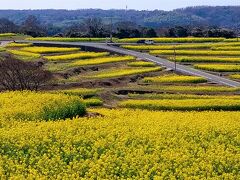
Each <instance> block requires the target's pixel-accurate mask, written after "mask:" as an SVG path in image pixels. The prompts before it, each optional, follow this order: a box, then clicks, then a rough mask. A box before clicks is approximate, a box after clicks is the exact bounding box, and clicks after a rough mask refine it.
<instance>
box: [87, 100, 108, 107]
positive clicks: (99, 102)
mask: <svg viewBox="0 0 240 180" xmlns="http://www.w3.org/2000/svg"><path fill="white" fill-rule="evenodd" d="M83 102H84V103H85V105H86V106H87V107H96V106H102V105H103V101H102V100H101V99H99V98H89V99H84V100H83Z"/></svg>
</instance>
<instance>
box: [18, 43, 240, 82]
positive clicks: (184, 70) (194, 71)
mask: <svg viewBox="0 0 240 180" xmlns="http://www.w3.org/2000/svg"><path fill="white" fill-rule="evenodd" d="M21 42H30V41H21ZM31 43H34V44H39V45H41V44H42V45H69V46H86V47H92V48H97V49H102V50H106V51H111V52H115V53H119V54H124V55H132V56H135V57H137V58H141V59H144V60H147V61H151V62H155V63H156V64H158V65H160V66H165V67H167V68H170V69H174V68H175V64H174V63H173V62H171V61H169V60H166V59H163V58H159V57H155V56H152V55H149V54H147V53H141V52H137V51H132V50H126V49H123V48H120V47H118V46H113V45H112V44H111V45H107V44H105V43H88V42H87V43H84V42H79V43H78V42H46V41H31ZM177 71H178V72H181V73H184V74H188V75H195V76H200V77H204V78H206V79H207V80H209V81H211V82H215V83H218V84H221V85H226V86H230V87H240V82H237V81H233V80H230V79H226V78H224V77H220V76H216V75H213V74H210V73H207V72H203V71H201V70H197V69H194V68H191V67H189V66H185V65H179V64H177Z"/></svg>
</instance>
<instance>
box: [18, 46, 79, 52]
mask: <svg viewBox="0 0 240 180" xmlns="http://www.w3.org/2000/svg"><path fill="white" fill-rule="evenodd" d="M21 50H22V51H27V52H32V53H39V54H45V53H63V52H74V51H79V50H80V48H60V47H25V48H22V49H21Z"/></svg>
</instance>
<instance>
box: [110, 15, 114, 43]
mask: <svg viewBox="0 0 240 180" xmlns="http://www.w3.org/2000/svg"><path fill="white" fill-rule="evenodd" d="M110 29H111V30H110V31H111V32H110V42H111V43H112V42H113V19H112V17H111V27H110Z"/></svg>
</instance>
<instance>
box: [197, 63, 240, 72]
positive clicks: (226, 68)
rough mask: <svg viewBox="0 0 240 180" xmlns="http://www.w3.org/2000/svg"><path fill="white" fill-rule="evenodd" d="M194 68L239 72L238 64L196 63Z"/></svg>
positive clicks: (239, 66)
mask: <svg viewBox="0 0 240 180" xmlns="http://www.w3.org/2000/svg"><path fill="white" fill-rule="evenodd" d="M194 68H196V69H202V70H207V71H216V72H240V65H232V64H196V65H194Z"/></svg>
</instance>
